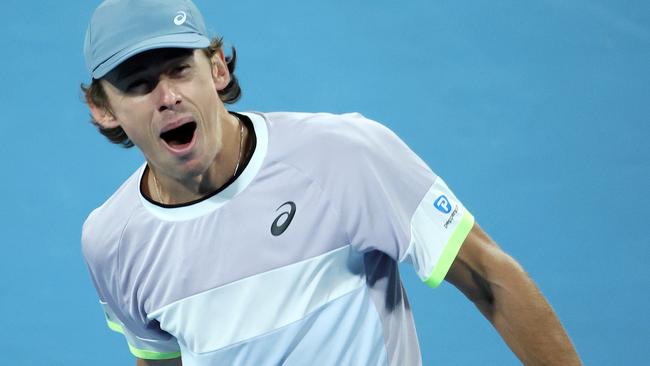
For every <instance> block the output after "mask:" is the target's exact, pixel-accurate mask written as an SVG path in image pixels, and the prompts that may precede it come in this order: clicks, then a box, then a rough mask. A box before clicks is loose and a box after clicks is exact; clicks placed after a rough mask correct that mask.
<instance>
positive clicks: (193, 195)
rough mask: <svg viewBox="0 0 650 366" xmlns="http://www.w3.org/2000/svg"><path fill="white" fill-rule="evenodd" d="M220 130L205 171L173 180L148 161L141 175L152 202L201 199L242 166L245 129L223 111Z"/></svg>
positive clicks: (236, 172)
mask: <svg viewBox="0 0 650 366" xmlns="http://www.w3.org/2000/svg"><path fill="white" fill-rule="evenodd" d="M221 130H222V131H221V136H223V139H222V146H221V149H219V151H218V153H217V154H216V156H215V157H214V159H213V161H212V164H211V165H210V166H209V167H208V169H207V170H206V171H205V172H203V173H202V174H199V175H196V176H192V177H190V178H187V179H174V178H173V177H170V176H167V175H165V174H160V173H159V172H157V171H156V170H155V168H152V165H151V164H148V166H149V169H148V170H147V176H146V177H144V179H145V182H146V184H145V186H146V188H147V189H146V190H147V191H148V192H145V193H146V194H148V195H149V197H151V198H152V199H153V200H154V201H156V202H160V203H164V204H171V205H173V204H183V203H187V202H191V201H196V200H198V199H201V198H203V197H205V196H206V195H209V194H211V193H213V192H214V191H216V190H218V189H220V188H221V187H223V186H224V185H226V184H227V183H228V182H230V181H231V180H232V179H233V178H234V176H235V175H236V174H239V172H240V171H241V169H242V167H243V166H245V162H246V155H247V154H246V151H247V150H248V149H247V145H248V140H249V138H248V136H249V131H248V128H247V127H246V126H245V125H244V123H243V122H242V121H239V119H238V118H237V117H235V116H234V115H231V114H229V113H227V112H226V115H225V117H224V123H223V124H221Z"/></svg>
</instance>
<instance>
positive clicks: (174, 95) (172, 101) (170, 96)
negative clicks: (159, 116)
mask: <svg viewBox="0 0 650 366" xmlns="http://www.w3.org/2000/svg"><path fill="white" fill-rule="evenodd" d="M156 95H157V97H158V111H159V112H163V111H165V110H168V109H169V110H174V109H175V108H176V107H177V106H178V105H179V104H181V102H182V100H183V99H182V97H181V94H180V93H179V92H178V90H177V88H176V85H175V84H174V82H173V80H169V79H167V78H161V80H160V81H159V82H158V85H156Z"/></svg>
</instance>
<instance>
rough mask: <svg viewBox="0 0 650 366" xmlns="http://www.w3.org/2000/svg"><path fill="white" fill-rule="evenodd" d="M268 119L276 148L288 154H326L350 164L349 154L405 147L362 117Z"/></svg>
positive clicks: (283, 115)
mask: <svg viewBox="0 0 650 366" xmlns="http://www.w3.org/2000/svg"><path fill="white" fill-rule="evenodd" d="M265 116H266V118H267V120H268V122H269V127H270V138H271V139H273V141H274V142H276V145H277V146H280V147H282V149H284V150H286V151H287V153H289V152H299V154H298V155H300V156H302V157H319V156H320V157H322V156H323V155H322V154H325V156H329V157H330V158H333V159H336V158H338V157H340V158H341V159H344V160H346V161H349V157H350V155H349V154H354V155H355V156H358V155H359V154H364V155H365V154H373V153H381V152H382V151H385V150H386V148H387V147H390V146H393V145H395V144H402V142H401V140H400V139H399V138H398V137H397V136H396V135H395V133H393V132H392V131H391V130H390V129H389V128H387V127H386V126H384V125H382V124H381V123H379V122H376V121H374V120H371V119H369V118H366V117H365V116H363V115H362V114H360V113H345V114H331V113H294V112H275V113H268V114H265ZM284 157H286V156H283V158H284Z"/></svg>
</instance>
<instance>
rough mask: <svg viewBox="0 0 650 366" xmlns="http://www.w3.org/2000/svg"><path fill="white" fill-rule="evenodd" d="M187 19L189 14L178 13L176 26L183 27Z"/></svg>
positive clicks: (175, 19)
mask: <svg viewBox="0 0 650 366" xmlns="http://www.w3.org/2000/svg"><path fill="white" fill-rule="evenodd" d="M186 19H187V14H185V12H184V11H179V12H178V13H176V16H175V17H174V24H176V25H183V23H185V20H186Z"/></svg>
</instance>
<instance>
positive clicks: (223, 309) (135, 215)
mask: <svg viewBox="0 0 650 366" xmlns="http://www.w3.org/2000/svg"><path fill="white" fill-rule="evenodd" d="M232 51H233V53H232V57H225V56H224V51H223V49H222V44H221V41H220V40H219V39H212V40H211V39H210V38H208V35H207V32H206V26H205V24H204V20H203V18H202V16H201V14H200V13H199V11H198V10H197V8H196V7H195V5H194V4H192V3H191V2H190V1H189V0H109V1H105V2H103V3H102V4H101V5H100V6H99V7H98V8H97V9H96V11H95V12H94V14H93V16H92V18H91V20H90V25H89V26H88V30H87V34H86V39H85V46H84V52H85V59H86V64H87V67H88V72H89V74H90V76H91V78H92V81H91V83H90V84H88V85H84V86H83V89H84V91H85V95H86V100H87V103H88V106H89V108H90V112H91V115H92V119H93V123H95V124H96V125H97V127H98V128H99V131H100V132H101V133H102V134H104V135H105V136H106V137H107V138H108V139H109V140H110V141H111V142H113V143H116V144H121V145H123V146H125V147H130V146H136V147H137V148H138V149H139V150H140V151H141V152H142V154H143V155H144V158H145V160H146V161H145V162H144V164H143V165H142V166H141V167H140V168H139V169H137V171H135V172H134V173H133V175H132V176H131V177H130V178H128V179H127V180H126V181H125V182H124V184H123V185H122V186H121V187H120V188H118V189H117V191H116V192H115V193H114V194H113V195H112V196H111V197H110V198H109V199H108V200H107V201H106V202H105V203H104V204H103V205H101V206H100V207H99V208H97V209H95V210H94V211H93V212H92V213H91V214H90V215H89V217H88V219H87V220H86V222H85V224H84V227H83V234H82V244H83V245H82V247H83V254H84V257H85V260H86V262H87V265H88V268H89V271H90V275H91V278H92V281H93V283H94V285H95V287H96V289H97V292H98V295H99V301H100V303H101V305H102V307H103V309H104V312H105V315H106V319H107V322H108V326H109V327H110V328H111V329H113V330H115V331H117V332H120V333H123V334H124V336H125V337H126V340H127V342H128V346H129V349H130V351H131V352H132V353H133V355H134V356H135V357H136V360H137V365H181V364H182V365H185V366H207V365H254V366H260V365H372V366H374V365H395V366H398V365H399V366H404V365H407V366H408V365H420V364H421V356H420V349H419V345H418V339H417V336H416V331H415V326H414V322H413V316H412V313H411V309H410V306H409V303H408V300H407V297H406V294H405V292H404V289H403V287H402V284H401V281H400V276H399V273H398V263H400V262H408V263H410V264H411V265H412V268H413V269H414V270H415V271H416V272H417V274H418V275H419V277H420V278H421V279H422V281H423V282H425V283H426V284H427V285H429V286H431V287H436V286H438V285H439V284H440V283H441V282H442V281H443V280H447V281H449V282H450V283H452V284H453V285H454V286H456V287H457V288H458V289H460V291H461V292H462V293H464V294H465V295H466V296H467V298H469V299H470V300H471V301H473V302H474V303H475V304H476V306H477V308H478V309H479V310H480V311H481V313H483V315H485V317H486V318H487V319H488V320H489V321H490V322H491V323H492V324H493V325H494V327H495V328H496V330H497V331H498V332H499V333H500V334H501V336H502V337H503V339H504V341H505V342H506V343H507V344H508V346H509V347H510V348H511V349H512V351H513V352H514V353H515V354H516V355H517V357H519V359H521V361H522V362H523V363H524V364H526V365H563V366H567V365H579V364H580V360H579V358H578V356H577V354H576V352H575V350H574V347H573V346H572V344H571V341H570V340H569V338H568V336H567V334H566V332H565V331H564V329H563V327H562V325H561V324H560V322H559V320H558V318H557V317H556V315H555V314H554V312H553V310H552V309H551V307H550V306H549V304H548V303H547V301H546V300H545V299H544V297H543V296H542V294H541V293H540V291H539V290H538V289H537V288H536V287H535V285H534V284H533V282H532V281H531V279H530V278H529V277H528V275H527V274H526V272H524V270H523V269H522V268H521V266H520V265H519V264H517V262H516V261H515V260H513V259H512V258H511V257H510V256H508V255H507V254H505V253H504V252H503V251H502V250H501V249H499V247H498V246H497V245H496V244H495V243H494V242H493V241H492V240H491V239H490V238H489V237H488V235H486V233H485V232H483V230H481V228H480V227H479V225H478V224H477V223H476V222H475V220H474V217H473V216H472V214H471V213H470V211H469V210H468V209H467V208H466V207H465V206H464V205H463V204H462V203H461V201H460V200H459V199H458V198H457V197H456V195H454V193H453V192H452V191H451V190H450V189H449V187H448V186H447V185H446V184H445V182H444V181H443V179H442V178H440V177H438V176H437V175H436V174H434V173H433V172H432V170H431V169H430V168H429V167H428V166H427V165H426V164H425V163H424V162H423V161H422V160H421V159H420V158H419V157H418V156H416V155H415V154H414V153H413V152H412V151H411V150H410V149H409V148H408V147H407V146H406V145H405V144H404V143H403V142H402V141H401V140H400V139H399V138H398V137H397V136H396V135H395V134H393V133H392V132H391V131H390V130H388V129H387V128H386V127H384V126H382V125H381V124H379V123H377V122H374V121H371V120H369V119H367V118H365V117H364V116H362V115H360V114H357V113H351V114H343V115H334V114H327V113H318V114H312V113H285V112H281V113H280V112H278V113H260V112H232V111H229V110H227V109H226V107H225V105H224V104H227V103H233V102H235V101H236V100H237V99H238V98H239V96H240V88H239V84H238V82H237V79H236V77H235V75H234V71H235V61H236V53H235V52H234V49H233V50H232ZM431 314H432V315H431V316H435V312H432V313H431ZM426 346H427V347H434V345H426ZM486 362H487V363H489V361H486Z"/></svg>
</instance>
